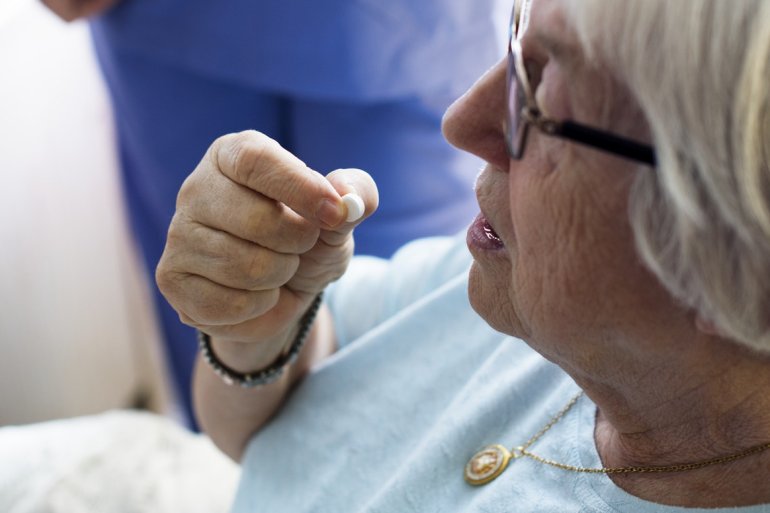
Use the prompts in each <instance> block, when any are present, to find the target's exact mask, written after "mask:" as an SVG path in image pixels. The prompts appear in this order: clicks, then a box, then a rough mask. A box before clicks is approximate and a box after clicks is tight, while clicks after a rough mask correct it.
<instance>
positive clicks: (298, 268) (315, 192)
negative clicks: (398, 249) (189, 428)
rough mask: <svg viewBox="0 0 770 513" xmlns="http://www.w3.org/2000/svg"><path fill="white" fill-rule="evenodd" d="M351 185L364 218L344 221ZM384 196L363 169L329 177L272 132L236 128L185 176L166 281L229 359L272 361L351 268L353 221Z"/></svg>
mask: <svg viewBox="0 0 770 513" xmlns="http://www.w3.org/2000/svg"><path fill="white" fill-rule="evenodd" d="M349 192H355V193H357V194H358V195H359V196H361V198H362V199H363V200H364V204H365V213H364V216H363V217H362V218H361V219H359V220H358V221H357V222H356V223H347V222H346V221H345V217H346V215H347V213H346V209H345V207H344V205H343V202H342V200H341V196H342V195H344V194H346V193H349ZM377 202H378V196H377V188H376V186H375V184H374V182H373V180H372V179H371V178H370V177H369V175H368V174H366V173H364V172H363V171H360V170H355V169H344V170H338V171H335V172H333V173H331V174H330V175H329V176H327V177H323V176H322V175H320V174H318V173H316V172H315V171H312V170H310V169H309V168H308V167H307V166H305V164H304V163H303V162H301V161H300V160H299V159H298V158H297V157H295V156H294V155H292V154H291V153H289V152H288V151H286V150H285V149H283V148H282V147H281V146H280V145H279V144H278V143H277V142H275V141H273V140H272V139H270V138H268V137H267V136H265V135H263V134H260V133H257V132H243V133H240V134H233V135H227V136H225V137H222V138H220V139H218V140H217V141H216V142H214V144H213V145H212V146H211V148H209V150H208V152H207V153H206V155H205V157H204V158H203V160H202V161H201V163H200V164H199V165H198V167H197V168H196V169H195V171H194V172H193V173H192V174H191V175H190V176H189V177H188V178H187V180H186V181H185V183H184V184H183V185H182V188H181V190H180V192H179V196H178V199H177V209H176V213H175V215H174V218H173V220H172V222H171V227H170V228H169V232H168V240H167V242H166V248H165V250H164V252H163V256H162V257H161V260H160V263H159V264H158V268H157V271H156V280H157V282H158V286H159V287H160V290H161V291H162V292H163V294H164V295H165V296H166V298H167V299H168V301H169V303H171V305H172V306H173V307H174V308H175V309H176V310H177V312H178V313H179V316H180V318H181V320H182V321H183V322H185V323H186V324H189V325H191V326H194V327H196V328H198V329H200V330H201V331H204V332H206V333H208V334H209V335H211V336H212V338H213V339H214V340H215V341H216V343H217V346H216V347H215V349H216V352H217V354H218V355H219V356H220V358H221V359H223V360H224V361H225V363H226V364H228V366H232V368H234V369H236V370H239V371H242V372H249V371H253V370H255V369H259V368H262V367H266V366H267V365H269V364H270V363H271V362H272V361H274V360H275V359H276V358H277V357H278V355H280V353H281V352H282V351H283V350H284V349H285V347H286V345H287V344H288V343H289V341H290V340H291V338H292V337H293V336H294V334H295V332H296V325H297V321H298V319H299V318H300V317H301V316H302V314H303V313H304V312H305V310H306V309H307V308H308V306H309V305H310V303H311V301H312V300H313V298H314V297H315V296H316V295H317V294H318V293H319V292H321V291H322V290H323V289H324V288H325V287H326V286H327V285H328V284H329V283H330V282H332V281H334V280H336V279H337V278H339V277H340V276H341V275H342V274H343V273H344V272H345V269H346V267H347V265H348V262H349V261H350V258H351V256H352V253H353V237H352V230H353V228H354V226H355V225H356V224H358V222H360V221H361V220H362V219H364V218H366V217H367V216H368V215H370V214H371V213H372V212H373V211H374V210H375V209H376V208H377Z"/></svg>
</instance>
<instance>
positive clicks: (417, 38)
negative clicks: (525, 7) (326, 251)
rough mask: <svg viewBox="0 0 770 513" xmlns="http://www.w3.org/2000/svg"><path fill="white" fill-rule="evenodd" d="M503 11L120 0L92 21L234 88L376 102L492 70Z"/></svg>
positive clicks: (132, 45)
mask: <svg viewBox="0 0 770 513" xmlns="http://www.w3.org/2000/svg"><path fill="white" fill-rule="evenodd" d="M509 4H510V0H305V1H301V0H123V1H122V2H121V3H120V4H118V6H117V7H116V8H115V9H113V10H112V11H110V12H109V13H107V14H106V15H104V16H102V17H101V18H99V19H97V20H95V21H94V23H95V24H96V25H98V26H101V27H100V28H101V30H100V32H102V34H104V36H105V37H107V38H109V39H110V41H109V43H110V44H111V45H113V46H114V47H115V48H119V49H122V50H128V51H134V52H141V53H143V54H149V55H152V56H154V57H156V58H158V59H163V60H168V61H170V62H173V63H174V64H175V65H181V66H185V67H186V68H187V69H192V70H196V71H198V72H201V73H205V74H206V75H209V76H215V77H219V78H222V79H225V80H228V81H232V82H233V83H238V84H242V85H245V86H250V87H256V88H259V89H263V90H266V91H270V90H275V91H280V92H281V93H282V94H287V95H298V96H304V97H311V98H319V99H330V100H333V99H344V100H346V101H351V100H361V101H372V100H387V99H393V98H403V97H409V96H415V95H419V94H424V93H426V92H430V93H445V94H453V95H456V94H460V93H462V92H463V91H464V89H465V88H466V87H467V86H468V78H467V77H469V76H472V77H475V76H479V75H481V73H483V72H484V71H485V68H486V67H487V66H488V65H489V58H488V57H487V58H479V56H490V55H496V54H499V53H500V48H501V39H502V35H501V34H500V30H501V26H502V25H503V24H501V22H500V16H501V13H502V12H504V11H505V9H506V8H509V7H507V6H508V5H509ZM503 16H504V15H503ZM490 34H495V37H490ZM498 35H499V36H500V37H498ZM426 67H427V68H428V69H426ZM431 68H433V69H435V70H436V71H435V72H431Z"/></svg>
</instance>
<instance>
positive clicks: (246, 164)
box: [209, 130, 347, 228]
mask: <svg viewBox="0 0 770 513" xmlns="http://www.w3.org/2000/svg"><path fill="white" fill-rule="evenodd" d="M209 155H210V159H211V160H212V162H213V164H214V165H215V166H216V168H217V169H219V170H220V171H221V173H222V174H223V175H225V176H226V177H228V178H229V179H231V180H233V181H234V182H236V183H238V184H241V185H243V186H245V187H248V188H249V189H252V190H254V191H257V192H259V193H260V194H263V195H265V196H267V197H268V198H271V199H273V200H276V201H280V202H281V203H283V204H285V205H286V206H288V207H289V208H291V209H292V210H293V211H295V212H297V213H298V214H299V215H301V216H302V217H304V218H306V219H308V220H311V221H317V222H318V223H319V224H320V226H321V227H323V228H334V227H337V226H338V225H340V224H341V223H342V222H344V220H345V216H346V212H347V210H346V208H345V206H344V205H343V203H342V198H341V197H340V195H339V193H338V192H337V191H336V190H335V189H334V187H332V186H331V184H330V183H329V182H328V181H327V180H326V179H325V178H324V177H323V176H322V175H321V174H319V173H317V172H316V171H313V170H312V169H310V168H309V167H307V166H306V165H305V163H304V162H302V161H301V160H300V159H298V158H297V157H296V156H295V155H293V154H292V153H291V152H289V151H287V150H286V149H284V148H283V147H281V145H280V144H278V142H276V141H275V140H273V139H271V138H270V137H268V136H266V135H264V134H262V133H259V132H256V131H253V130H250V131H246V132H240V133H238V134H230V135H226V136H223V137H220V138H219V139H217V140H216V141H215V142H214V144H213V145H212V146H211V149H210V150H209Z"/></svg>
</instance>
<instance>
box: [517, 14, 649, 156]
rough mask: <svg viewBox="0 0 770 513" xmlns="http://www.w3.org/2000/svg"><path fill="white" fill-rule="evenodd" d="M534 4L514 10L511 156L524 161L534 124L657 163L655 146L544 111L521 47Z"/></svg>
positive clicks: (576, 140)
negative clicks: (554, 117) (528, 136)
mask: <svg viewBox="0 0 770 513" xmlns="http://www.w3.org/2000/svg"><path fill="white" fill-rule="evenodd" d="M531 3H532V2H531V0H514V2H513V12H512V13H511V23H510V32H509V38H508V75H507V77H506V88H507V94H506V98H507V109H508V115H507V117H506V120H507V125H506V142H507V144H508V153H509V154H510V156H511V158H512V159H514V160H520V159H521V158H522V157H523V155H524V148H525V146H526V143H527V133H528V132H529V127H530V125H532V126H535V127H536V128H537V129H538V130H540V131H541V132H543V133H544V134H546V135H550V136H554V137H561V138H563V139H568V140H570V141H574V142H576V143H579V144H584V145H586V146H591V147H593V148H597V149H599V150H603V151H606V152H609V153H613V154H615V155H619V156H621V157H625V158H628V159H631V160H635V161H637V162H641V163H643V164H648V165H651V166H655V163H656V159H655V150H654V148H653V147H652V146H649V145H647V144H643V143H639V142H637V141H633V140H631V139H626V138H625V137H621V136H618V135H615V134H612V133H610V132H605V131H603V130H599V129H597V128H592V127H590V126H586V125H582V124H580V123H576V122H574V121H569V120H565V121H556V120H553V119H550V118H548V117H546V116H545V115H544V114H543V112H542V111H541V110H540V107H538V105H537V101H536V100H535V95H534V93H533V91H532V87H531V86H530V83H529V78H528V77H527V69H526V66H525V65H524V57H523V56H522V50H521V37H522V35H523V34H524V32H525V31H526V29H527V26H528V24H529V10H530V5H531Z"/></svg>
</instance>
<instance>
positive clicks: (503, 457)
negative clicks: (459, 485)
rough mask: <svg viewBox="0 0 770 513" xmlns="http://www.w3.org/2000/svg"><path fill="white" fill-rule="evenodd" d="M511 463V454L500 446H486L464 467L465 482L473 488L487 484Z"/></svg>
mask: <svg viewBox="0 0 770 513" xmlns="http://www.w3.org/2000/svg"><path fill="white" fill-rule="evenodd" d="M509 461H511V452H510V451H509V450H508V449H506V448H505V447H503V446H502V445H499V444H495V445H488V446H486V447H484V448H483V449H481V450H480V451H479V452H477V453H476V454H474V455H473V457H471V459H470V460H468V463H467V464H466V465H465V481H467V482H468V484H472V485H474V486H480V485H484V484H487V483H489V482H490V481H492V480H494V479H495V478H496V477H497V476H499V475H500V474H502V473H503V471H504V470H505V469H506V467H507V466H508V462H509Z"/></svg>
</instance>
